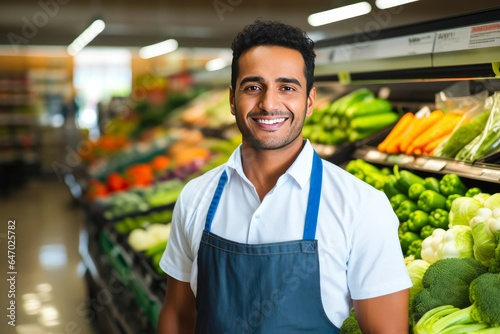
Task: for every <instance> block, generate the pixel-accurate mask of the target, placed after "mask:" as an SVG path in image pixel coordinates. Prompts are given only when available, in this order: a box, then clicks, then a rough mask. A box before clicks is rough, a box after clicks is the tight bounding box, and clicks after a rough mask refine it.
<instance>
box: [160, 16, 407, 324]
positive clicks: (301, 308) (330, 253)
mask: <svg viewBox="0 0 500 334" xmlns="http://www.w3.org/2000/svg"><path fill="white" fill-rule="evenodd" d="M313 47H314V43H313V42H312V41H311V40H310V39H309V38H307V36H306V35H305V33H304V32H302V31H301V30H299V29H297V28H294V27H290V26H287V25H284V24H281V23H276V22H262V21H256V22H255V23H254V24H252V25H250V26H247V27H246V28H245V29H244V30H243V31H242V32H241V33H240V34H239V35H238V36H237V37H236V39H235V40H234V41H233V44H232V49H233V63H232V77H231V87H230V89H229V94H230V105H231V113H232V114H233V115H234V116H235V118H236V123H237V125H238V128H239V129H240V131H241V133H242V136H243V140H242V144H241V146H240V147H239V148H238V149H237V150H236V151H235V152H234V153H233V155H232V156H231V157H230V158H229V160H228V162H227V163H226V164H224V165H222V166H219V167H218V168H215V169H214V170H212V171H209V172H208V173H206V174H205V175H203V176H201V177H199V178H196V179H194V180H193V181H191V182H190V183H188V185H186V187H185V188H184V189H183V192H182V194H181V195H180V197H179V199H178V201H177V204H176V207H175V212H174V218H173V222H172V230H171V235H170V240H169V243H168V246H167V249H166V251H165V254H164V255H163V258H162V260H161V263H160V264H161V267H162V269H163V270H164V271H165V272H166V273H167V275H168V281H167V294H166V298H165V302H164V305H163V308H162V311H161V314H160V319H159V328H158V331H159V333H193V332H196V333H218V334H219V333H220V334H223V333H229V334H236V333H338V328H339V327H340V326H341V324H342V322H343V320H344V319H345V318H346V317H347V316H348V314H349V310H350V308H351V307H352V306H354V308H355V310H356V315H357V318H358V321H359V324H360V327H361V329H362V330H363V332H364V333H383V334H391V333H407V331H408V288H409V287H410V286H411V282H410V280H409V277H408V274H407V272H406V268H405V266H404V261H403V256H402V253H401V248H400V245H399V241H398V236H397V227H398V220H397V218H396V217H395V214H394V212H393V211H392V208H391V206H390V204H389V203H388V201H387V198H386V197H385V195H384V194H383V193H382V192H380V191H378V190H376V189H374V188H372V187H370V186H369V185H367V184H365V183H363V182H362V181H359V180H358V179H357V178H355V177H354V176H352V175H350V174H349V173H347V172H345V171H344V170H342V169H341V168H339V167H337V166H335V165H333V164H331V163H329V162H327V161H323V160H321V159H320V158H319V157H318V156H317V154H316V153H315V152H314V150H313V148H312V146H311V144H310V143H309V142H308V141H307V140H303V138H302V126H303V123H304V120H305V118H306V117H307V116H310V115H311V114H312V111H313V105H314V100H315V96H316V90H315V88H314V87H313V75H314V57H315V54H314V50H313Z"/></svg>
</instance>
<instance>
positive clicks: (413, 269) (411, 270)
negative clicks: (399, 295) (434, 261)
mask: <svg viewBox="0 0 500 334" xmlns="http://www.w3.org/2000/svg"><path fill="white" fill-rule="evenodd" d="M430 265H431V264H430V263H429V262H427V261H424V260H415V261H412V262H411V263H409V264H408V265H407V266H406V270H407V271H408V275H409V276H410V279H411V282H412V284H413V286H412V287H411V288H410V304H411V300H413V297H415V295H416V294H417V293H418V292H419V291H420V290H422V289H423V288H424V286H423V285H422V277H423V276H424V274H425V271H426V270H427V268H429V266H430Z"/></svg>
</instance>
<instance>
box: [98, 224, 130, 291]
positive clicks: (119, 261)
mask: <svg viewBox="0 0 500 334" xmlns="http://www.w3.org/2000/svg"><path fill="white" fill-rule="evenodd" d="M99 241H100V245H101V248H102V250H103V253H104V254H105V255H106V256H107V258H108V260H109V262H110V264H111V267H112V268H113V270H114V271H115V272H116V275H117V277H118V279H119V280H120V282H121V283H122V284H123V285H125V286H126V287H129V286H130V280H131V275H132V261H131V259H130V257H129V256H128V255H127V254H125V252H124V250H123V248H122V247H121V246H119V245H117V244H115V243H114V242H113V241H112V239H111V238H110V237H109V234H108V233H106V231H102V232H101V234H100V236H99Z"/></svg>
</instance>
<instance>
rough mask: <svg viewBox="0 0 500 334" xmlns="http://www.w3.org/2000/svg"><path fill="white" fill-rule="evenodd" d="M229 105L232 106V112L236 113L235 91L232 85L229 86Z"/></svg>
mask: <svg viewBox="0 0 500 334" xmlns="http://www.w3.org/2000/svg"><path fill="white" fill-rule="evenodd" d="M229 105H230V106H231V114H233V115H235V113H236V107H235V103H234V92H233V87H232V86H229Z"/></svg>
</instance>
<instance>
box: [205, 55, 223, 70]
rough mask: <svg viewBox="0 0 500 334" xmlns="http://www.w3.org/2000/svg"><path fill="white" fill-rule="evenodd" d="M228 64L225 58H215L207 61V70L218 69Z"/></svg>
mask: <svg viewBox="0 0 500 334" xmlns="http://www.w3.org/2000/svg"><path fill="white" fill-rule="evenodd" d="M227 65H228V64H227V61H226V60H225V59H223V58H215V59H212V60H209V61H207V63H206V64H205V69H206V70H207V71H217V70H221V69H223V68H224V67H226V66H227Z"/></svg>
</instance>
